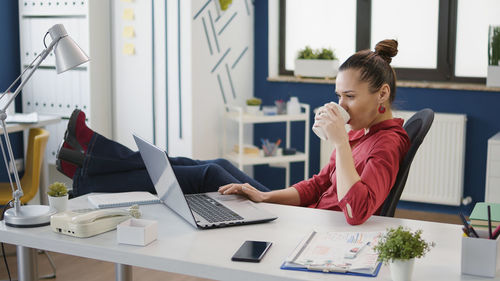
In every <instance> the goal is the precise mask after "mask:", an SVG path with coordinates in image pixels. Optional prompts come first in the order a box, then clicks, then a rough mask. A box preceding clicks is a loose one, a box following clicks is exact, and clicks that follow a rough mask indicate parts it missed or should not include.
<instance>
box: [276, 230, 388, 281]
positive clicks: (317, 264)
mask: <svg viewBox="0 0 500 281" xmlns="http://www.w3.org/2000/svg"><path fill="white" fill-rule="evenodd" d="M381 235H382V233H381V232H316V231H312V232H310V233H309V234H308V235H307V236H306V237H305V238H304V239H303V240H302V241H301V242H300V243H299V245H298V246H297V247H296V248H295V250H294V251H293V252H292V253H291V254H290V255H289V256H288V257H287V258H286V260H285V261H284V262H283V264H282V265H281V269H288V270H301V271H312V272H324V273H337V274H348V275H360V276H371V277H375V276H377V274H378V272H379V270H380V266H381V264H382V263H381V262H379V261H378V254H377V253H376V252H375V251H374V250H373V247H374V246H375V245H376V244H377V243H378V240H379V238H380V236H381Z"/></svg>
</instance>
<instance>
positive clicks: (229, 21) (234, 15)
mask: <svg viewBox="0 0 500 281" xmlns="http://www.w3.org/2000/svg"><path fill="white" fill-rule="evenodd" d="M237 14H238V12H234V14H233V15H232V16H231V18H230V19H229V20H228V21H227V22H226V24H224V26H223V27H222V29H221V30H220V31H219V34H218V35H219V36H220V35H221V33H222V32H223V31H224V29H226V27H227V26H228V25H229V23H231V21H232V20H233V19H234V18H235V17H236V15H237Z"/></svg>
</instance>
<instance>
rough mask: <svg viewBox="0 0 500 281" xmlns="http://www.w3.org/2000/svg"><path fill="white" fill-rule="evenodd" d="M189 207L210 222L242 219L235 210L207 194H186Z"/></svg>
mask: <svg viewBox="0 0 500 281" xmlns="http://www.w3.org/2000/svg"><path fill="white" fill-rule="evenodd" d="M186 200H187V202H188V204H189V207H190V208H191V209H192V210H193V211H195V212H196V213H198V214H199V215H200V216H202V217H203V218H204V219H206V220H207V221H209V222H223V221H234V220H242V219H243V218H242V217H240V216H239V215H238V214H236V213H235V212H233V211H231V210H230V209H228V208H226V207H225V206H224V205H222V204H220V203H219V202H217V201H215V200H213V199H212V198H210V197H208V196H207V195H205V194H189V195H186Z"/></svg>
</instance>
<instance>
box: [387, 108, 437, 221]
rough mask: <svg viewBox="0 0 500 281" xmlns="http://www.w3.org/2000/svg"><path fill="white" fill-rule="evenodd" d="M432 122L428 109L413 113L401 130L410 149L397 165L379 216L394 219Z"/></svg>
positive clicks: (430, 111) (431, 115)
mask: <svg viewBox="0 0 500 281" xmlns="http://www.w3.org/2000/svg"><path fill="white" fill-rule="evenodd" d="M432 121H434V111H432V110H431V109H429V108H425V109H422V110H420V111H419V112H417V113H415V114H414V115H413V116H412V117H411V118H410V119H408V121H406V123H405V124H404V126H403V128H404V129H405V131H406V133H408V137H409V138H410V149H409V150H408V153H406V155H405V157H404V158H403V161H402V162H401V164H399V171H398V175H397V176H396V182H395V183H394V185H393V187H392V189H391V192H389V195H388V196H387V198H386V199H385V201H384V204H382V210H381V212H380V216H384V217H394V213H395V212H396V206H397V205H398V202H399V198H401V193H403V189H404V187H405V184H406V180H407V179H408V172H409V171H410V166H411V162H412V161H413V158H414V157H415V154H416V153H417V150H418V148H419V147H420V144H422V141H423V140H424V138H425V136H426V135H427V132H428V131H429V129H430V128H431V125H432Z"/></svg>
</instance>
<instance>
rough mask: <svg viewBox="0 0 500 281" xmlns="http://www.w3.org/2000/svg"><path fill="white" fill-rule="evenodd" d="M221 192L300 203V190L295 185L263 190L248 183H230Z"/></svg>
mask: <svg viewBox="0 0 500 281" xmlns="http://www.w3.org/2000/svg"><path fill="white" fill-rule="evenodd" d="M219 192H220V193H221V194H239V195H244V196H246V197H248V199H250V200H252V201H254V202H266V203H276V204H284V205H293V206H299V205H300V197H299V192H298V191H297V190H296V189H295V188H294V187H288V188H285V189H280V190H273V191H269V192H262V191H260V190H258V189H256V188H255V187H253V186H251V185H249V184H248V183H230V184H227V185H224V186H221V187H220V188H219Z"/></svg>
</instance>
